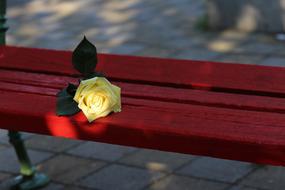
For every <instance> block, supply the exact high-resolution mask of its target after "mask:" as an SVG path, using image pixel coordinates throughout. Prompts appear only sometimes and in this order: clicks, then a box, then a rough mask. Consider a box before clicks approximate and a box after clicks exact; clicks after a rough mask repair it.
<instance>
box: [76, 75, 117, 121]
mask: <svg viewBox="0 0 285 190" xmlns="http://www.w3.org/2000/svg"><path fill="white" fill-rule="evenodd" d="M120 94H121V89H120V88H119V87H117V86H115V85H112V84H111V83H110V82H109V81H108V80H107V79H106V78H104V77H94V78H91V79H88V80H83V81H81V82H80V85H79V87H78V88H77V90H76V93H75V96H74V98H73V99H74V100H75V101H76V102H77V103H78V107H79V108H80V109H81V110H82V111H83V113H84V115H85V116H86V117H87V119H88V121H89V122H92V121H93V120H95V119H97V118H99V117H105V116H107V115H108V114H109V113H110V112H112V111H113V112H120V111H121V95H120Z"/></svg>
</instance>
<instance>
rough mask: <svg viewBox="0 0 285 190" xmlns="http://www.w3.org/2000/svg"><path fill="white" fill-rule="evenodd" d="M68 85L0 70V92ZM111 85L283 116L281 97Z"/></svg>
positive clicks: (137, 93)
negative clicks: (281, 114) (0, 90)
mask: <svg viewBox="0 0 285 190" xmlns="http://www.w3.org/2000/svg"><path fill="white" fill-rule="evenodd" d="M68 82H72V83H74V84H76V83H77V82H78V79H77V78H72V77H66V76H65V77H64V76H57V75H47V74H35V73H27V72H19V71H7V70H0V89H2V90H12V91H15V92H17V91H18V92H29V93H35V94H42V95H55V94H56V93H57V92H58V91H59V90H60V89H62V88H63V87H65V86H66V85H67V83H68ZM114 84H116V85H118V86H120V87H121V88H122V95H123V96H125V97H133V98H139V99H150V100H157V101H164V102H177V103H185V104H196V105H205V106H211V107H224V108H232V109H243V110H255V111H263V112H275V113H285V101H283V100H284V99H282V98H274V97H261V96H254V95H242V94H228V93H218V92H210V91H200V90H192V89H183V88H172V87H161V86H152V85H142V84H132V83H122V82H114ZM253 100H254V101H253Z"/></svg>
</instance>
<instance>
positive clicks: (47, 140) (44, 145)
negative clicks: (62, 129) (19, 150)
mask: <svg viewBox="0 0 285 190" xmlns="http://www.w3.org/2000/svg"><path fill="white" fill-rule="evenodd" d="M25 143H26V146H27V147H28V148H35V149H40V150H46V151H51V152H62V151H64V150H66V149H69V148H71V147H73V146H75V145H77V144H80V143H82V141H77V140H73V139H66V138H59V137H52V136H46V135H35V136H34V137H32V138H30V139H28V140H27V141H26V142H25Z"/></svg>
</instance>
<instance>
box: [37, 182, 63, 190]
mask: <svg viewBox="0 0 285 190" xmlns="http://www.w3.org/2000/svg"><path fill="white" fill-rule="evenodd" d="M63 189H64V185H61V184H57V183H49V184H48V185H47V186H46V187H44V188H41V190H63Z"/></svg>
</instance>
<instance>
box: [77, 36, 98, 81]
mask: <svg viewBox="0 0 285 190" xmlns="http://www.w3.org/2000/svg"><path fill="white" fill-rule="evenodd" d="M97 62H98V59H97V50H96V47H95V46H94V45H93V44H92V43H91V42H89V41H88V40H87V39H86V37H85V36H84V38H83V40H82V41H81V42H80V43H79V45H78V46H77V47H76V48H75V50H74V51H73V54H72V64H73V66H74V68H75V69H76V70H77V71H79V72H80V73H82V74H83V75H84V76H86V75H88V74H90V73H92V72H93V71H94V69H95V67H96V65H97Z"/></svg>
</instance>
